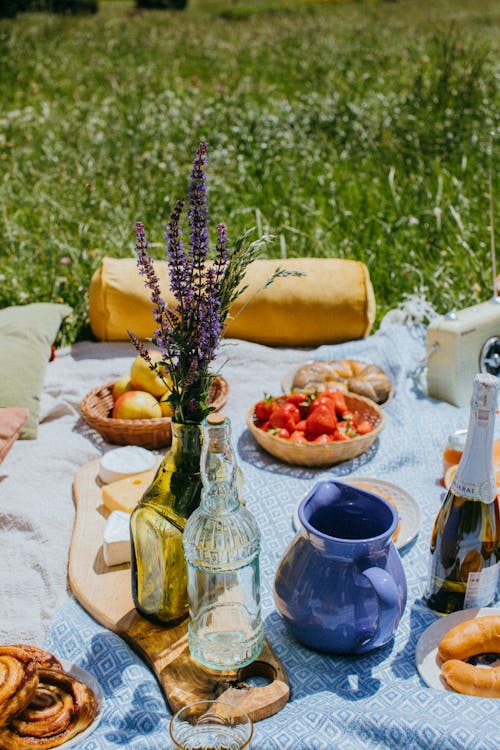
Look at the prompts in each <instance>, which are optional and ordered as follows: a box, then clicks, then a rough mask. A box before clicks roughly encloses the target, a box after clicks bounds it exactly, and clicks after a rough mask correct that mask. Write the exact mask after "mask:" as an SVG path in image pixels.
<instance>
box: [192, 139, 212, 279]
mask: <svg viewBox="0 0 500 750" xmlns="http://www.w3.org/2000/svg"><path fill="white" fill-rule="evenodd" d="M207 148H208V145H207V144H206V143H204V142H202V143H200V145H199V146H198V150H197V152H196V156H195V159H194V165H193V171H192V172H191V181H190V183H189V211H188V218H189V225H190V227H191V253H192V257H193V261H194V265H195V266H197V267H198V268H200V267H201V266H202V265H203V263H204V262H205V261H206V259H207V257H208V207H207V184H206V175H205V169H206V166H207V157H206V153H207Z"/></svg>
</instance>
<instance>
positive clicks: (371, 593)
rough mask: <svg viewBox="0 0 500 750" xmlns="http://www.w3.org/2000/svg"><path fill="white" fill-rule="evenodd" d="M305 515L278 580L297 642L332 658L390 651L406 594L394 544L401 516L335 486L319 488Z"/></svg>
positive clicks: (374, 499) (378, 500) (304, 505)
mask: <svg viewBox="0 0 500 750" xmlns="http://www.w3.org/2000/svg"><path fill="white" fill-rule="evenodd" d="M298 512H299V519H300V522H301V524H302V527H303V528H302V530H301V531H299V532H298V534H297V535H296V536H295V538H294V539H293V540H292V542H291V543H290V545H289V547H288V549H287V550H286V551H285V553H284V555H283V557H282V559H281V562H280V564H279V566H278V570H277V573H276V578H275V601H276V606H277V608H278V610H279V612H280V613H281V615H282V617H283V618H284V620H285V622H286V623H287V625H288V627H289V629H290V631H291V633H292V635H293V636H294V637H295V638H296V639H297V640H298V641H301V642H302V643H304V644H305V645H306V646H309V647H311V648H313V649H317V650H319V651H328V652H331V653H343V654H361V653H364V652H365V651H371V650H372V649H374V648H378V647H379V646H383V645H385V644H386V643H388V642H389V641H390V640H391V638H392V637H393V635H394V633H395V631H396V628H397V626H398V624H399V621H400V619H401V615H402V614H403V610H404V608H405V605H406V593H407V590H406V578H405V574H404V570H403V566H402V564H401V558H400V557H399V554H398V552H397V550H396V548H395V546H394V543H393V541H392V534H393V532H394V530H395V529H396V526H397V522H398V519H397V512H396V511H395V510H394V508H393V507H392V506H391V505H390V503H388V502H387V501H386V500H384V499H383V498H382V497H380V496H379V495H375V494H374V493H372V492H369V491H367V490H363V489H361V488H358V487H353V486H351V485H348V484H344V483H343V482H338V481H336V480H329V481H321V482H318V483H317V484H316V485H315V486H314V487H313V489H312V490H311V491H310V492H309V493H308V494H307V495H306V496H305V497H304V498H303V500H302V502H301V503H300V505H299V511H298Z"/></svg>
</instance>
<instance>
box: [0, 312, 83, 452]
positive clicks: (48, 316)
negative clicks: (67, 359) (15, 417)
mask: <svg viewBox="0 0 500 750" xmlns="http://www.w3.org/2000/svg"><path fill="white" fill-rule="evenodd" d="M70 312H71V307H68V305H58V304H55V303H51V302H35V303H34V304H32V305H23V306H18V307H17V306H16V307H5V308H4V309H3V310H0V407H4V406H24V407H26V408H27V409H28V411H29V417H28V421H27V422H26V424H25V425H24V427H23V429H22V430H21V434H20V436H19V437H21V438H24V439H33V438H36V436H37V433H38V415H39V412H40V394H41V392H42V388H43V381H44V378H45V370H46V367H47V363H48V361H49V359H50V350H51V346H52V344H53V343H54V339H55V337H56V335H57V332H58V330H59V327H60V325H61V323H62V321H63V319H64V318H65V317H66V316H67V315H69V314H70Z"/></svg>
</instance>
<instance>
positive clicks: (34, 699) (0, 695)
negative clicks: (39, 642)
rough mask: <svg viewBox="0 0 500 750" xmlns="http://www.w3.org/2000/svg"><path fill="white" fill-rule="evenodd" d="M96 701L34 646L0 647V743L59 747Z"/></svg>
mask: <svg viewBox="0 0 500 750" xmlns="http://www.w3.org/2000/svg"><path fill="white" fill-rule="evenodd" d="M98 711H99V704H98V701H97V698H96V696H95V694H94V692H93V690H92V688H91V687H89V686H88V685H86V684H85V683H83V682H81V681H80V680H77V679H76V678H75V677H73V676H72V675H71V674H69V672H66V671H65V670H64V668H63V666H62V664H61V662H60V661H59V660H58V659H57V658H56V657H55V656H53V654H50V653H49V652H47V651H44V650H42V649H40V648H36V647H35V646H28V645H23V644H14V645H8V646H0V747H1V748H4V749H5V750H26V748H30V747H36V748H40V749H41V750H45V749H46V748H47V749H48V748H53V747H59V746H60V745H63V744H64V743H66V742H68V741H69V740H71V739H73V737H76V736H77V735H79V734H81V733H82V732H84V731H85V730H86V729H88V728H89V727H90V726H91V725H92V723H93V722H94V720H95V719H96V717H97V714H98Z"/></svg>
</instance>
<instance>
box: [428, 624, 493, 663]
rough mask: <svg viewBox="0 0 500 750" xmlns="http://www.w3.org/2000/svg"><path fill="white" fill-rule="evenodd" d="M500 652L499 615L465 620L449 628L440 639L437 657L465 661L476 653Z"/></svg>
mask: <svg viewBox="0 0 500 750" xmlns="http://www.w3.org/2000/svg"><path fill="white" fill-rule="evenodd" d="M489 653H500V615H487V616H485V617H476V618H475V619H473V620H467V622H462V623H460V624H459V625H455V627H454V628H451V630H449V631H448V632H447V633H446V635H445V636H444V637H443V638H442V639H441V642H440V644H439V648H438V656H439V658H440V659H441V660H442V661H444V662H446V661H448V660H449V659H461V660H463V661H465V660H466V659H470V657H471V656H477V654H489Z"/></svg>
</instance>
